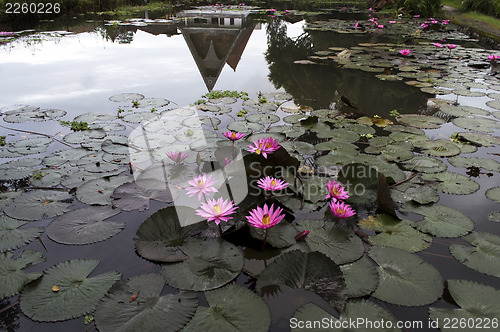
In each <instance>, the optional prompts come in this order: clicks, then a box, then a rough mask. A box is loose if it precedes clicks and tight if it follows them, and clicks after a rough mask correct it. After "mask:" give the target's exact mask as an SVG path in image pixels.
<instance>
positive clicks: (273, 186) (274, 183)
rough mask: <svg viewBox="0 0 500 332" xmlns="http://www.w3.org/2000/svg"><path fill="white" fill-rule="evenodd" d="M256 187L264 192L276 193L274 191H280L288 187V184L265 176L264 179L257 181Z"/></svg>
mask: <svg viewBox="0 0 500 332" xmlns="http://www.w3.org/2000/svg"><path fill="white" fill-rule="evenodd" d="M257 186H258V187H259V188H262V189H264V190H269V191H276V190H282V189H285V188H286V187H288V182H285V181H283V180H280V179H276V178H272V177H270V176H266V177H265V178H261V179H259V181H257Z"/></svg>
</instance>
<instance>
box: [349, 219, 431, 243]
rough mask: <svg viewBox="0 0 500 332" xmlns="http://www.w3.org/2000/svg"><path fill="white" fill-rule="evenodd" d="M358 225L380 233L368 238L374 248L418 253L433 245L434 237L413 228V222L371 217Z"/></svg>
mask: <svg viewBox="0 0 500 332" xmlns="http://www.w3.org/2000/svg"><path fill="white" fill-rule="evenodd" d="M358 225H359V227H361V228H364V229H370V230H373V231H376V232H377V233H378V234H376V235H372V236H369V237H368V241H369V242H370V243H371V244H372V245H374V246H384V247H393V248H398V249H402V250H406V251H409V252H417V251H422V250H424V249H426V248H428V247H429V246H430V245H431V243H432V237H431V236H429V235H427V234H424V233H421V232H419V231H417V230H416V229H415V228H413V227H412V222H411V221H409V220H402V221H399V220H397V219H395V218H394V217H391V216H389V215H377V216H375V217H372V216H370V217H368V219H365V220H361V221H360V222H359V223H358Z"/></svg>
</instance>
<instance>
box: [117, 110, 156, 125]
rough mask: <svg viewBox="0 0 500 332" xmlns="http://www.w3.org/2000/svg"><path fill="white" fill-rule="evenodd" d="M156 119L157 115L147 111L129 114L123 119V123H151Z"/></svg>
mask: <svg viewBox="0 0 500 332" xmlns="http://www.w3.org/2000/svg"><path fill="white" fill-rule="evenodd" d="M157 117H158V114H156V113H151V112H148V111H144V112H134V113H129V114H127V115H125V116H124V117H123V121H125V122H128V123H141V122H142V121H151V120H153V119H155V118H157Z"/></svg>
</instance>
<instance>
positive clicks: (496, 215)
mask: <svg viewBox="0 0 500 332" xmlns="http://www.w3.org/2000/svg"><path fill="white" fill-rule="evenodd" d="M488 219H489V220H491V221H496V222H500V211H496V212H491V213H490V214H489V215H488Z"/></svg>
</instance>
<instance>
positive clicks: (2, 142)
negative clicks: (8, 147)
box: [0, 136, 5, 146]
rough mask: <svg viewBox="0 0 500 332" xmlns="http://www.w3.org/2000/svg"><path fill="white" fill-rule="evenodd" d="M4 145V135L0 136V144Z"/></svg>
mask: <svg viewBox="0 0 500 332" xmlns="http://www.w3.org/2000/svg"><path fill="white" fill-rule="evenodd" d="M4 145H5V136H0V146H4Z"/></svg>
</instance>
